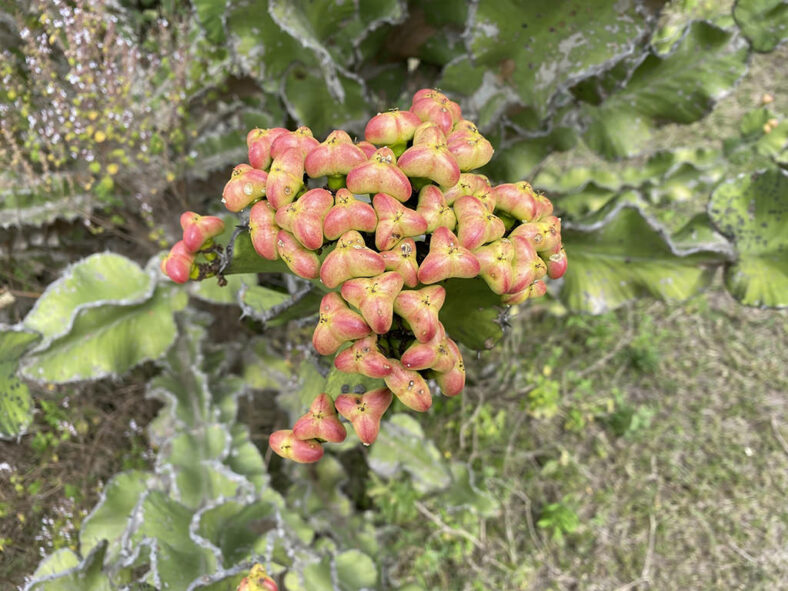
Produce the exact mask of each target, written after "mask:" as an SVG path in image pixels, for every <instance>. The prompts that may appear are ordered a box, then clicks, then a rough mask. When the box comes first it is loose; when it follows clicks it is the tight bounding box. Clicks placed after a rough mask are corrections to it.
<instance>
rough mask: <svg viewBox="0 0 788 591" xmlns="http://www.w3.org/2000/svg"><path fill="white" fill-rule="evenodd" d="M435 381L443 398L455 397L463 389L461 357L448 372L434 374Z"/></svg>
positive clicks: (463, 372) (463, 377)
mask: <svg viewBox="0 0 788 591" xmlns="http://www.w3.org/2000/svg"><path fill="white" fill-rule="evenodd" d="M435 381H436V382H438V386H440V389H441V392H443V395H444V396H457V394H459V393H460V392H462V390H463V388H465V362H464V361H463V360H462V356H460V357H459V359H458V360H457V363H456V364H455V365H454V367H452V368H451V369H450V370H449V371H447V372H444V373H436V374H435Z"/></svg>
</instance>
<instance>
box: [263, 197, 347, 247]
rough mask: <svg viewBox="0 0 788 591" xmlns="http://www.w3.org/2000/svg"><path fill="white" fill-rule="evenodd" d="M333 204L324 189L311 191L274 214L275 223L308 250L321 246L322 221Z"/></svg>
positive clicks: (332, 199)
mask: <svg viewBox="0 0 788 591" xmlns="http://www.w3.org/2000/svg"><path fill="white" fill-rule="evenodd" d="M333 204H334V198H333V197H332V196H331V193H329V192H328V191H326V190H325V189H311V190H310V191H307V192H306V193H304V194H303V195H301V197H299V198H298V199H297V200H296V201H293V202H292V203H290V204H289V205H286V206H285V207H283V208H281V209H280V210H278V211H277V212H276V223H277V224H278V225H279V226H280V227H281V228H284V229H285V230H288V231H289V232H292V233H293V235H294V236H295V237H296V239H297V240H298V241H299V242H300V243H301V244H302V245H303V246H304V247H305V248H308V249H310V250H317V249H318V248H320V247H321V246H323V219H324V218H325V217H326V214H327V213H328V210H329V209H331V206H332V205H333Z"/></svg>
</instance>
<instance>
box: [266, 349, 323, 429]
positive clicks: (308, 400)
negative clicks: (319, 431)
mask: <svg viewBox="0 0 788 591" xmlns="http://www.w3.org/2000/svg"><path fill="white" fill-rule="evenodd" d="M297 375H298V384H299V387H298V390H296V391H292V390H290V389H289V388H288V389H286V390H284V389H283V390H282V392H281V393H280V394H279V395H278V396H277V397H276V402H277V404H279V406H280V407H281V408H282V409H284V410H285V411H287V413H288V414H289V415H290V418H291V420H292V422H295V421H296V420H297V419H298V417H300V416H301V415H302V414H304V412H306V410H307V409H308V408H309V405H310V404H312V401H313V400H314V399H315V398H316V397H317V396H318V395H319V394H320V393H321V392H324V388H325V386H326V379H325V378H324V377H323V375H322V374H321V373H320V372H319V371H318V369H317V367H316V366H315V364H314V363H313V362H311V361H309V360H307V359H305V360H304V361H302V362H301V365H299V366H298V371H297Z"/></svg>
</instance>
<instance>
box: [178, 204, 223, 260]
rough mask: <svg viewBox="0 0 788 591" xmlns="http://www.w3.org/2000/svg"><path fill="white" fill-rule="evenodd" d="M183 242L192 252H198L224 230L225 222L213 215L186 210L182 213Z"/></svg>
mask: <svg viewBox="0 0 788 591" xmlns="http://www.w3.org/2000/svg"><path fill="white" fill-rule="evenodd" d="M181 228H183V244H184V245H185V246H186V249H187V250H189V251H190V252H197V251H198V250H200V249H201V248H202V247H203V245H204V244H205V243H206V242H208V241H209V240H210V239H211V238H213V237H214V236H218V235H219V234H221V233H222V232H224V222H223V221H222V220H221V218H217V217H214V216H212V215H205V216H203V215H199V214H196V213H194V212H192V211H186V212H184V213H183V214H182V215H181Z"/></svg>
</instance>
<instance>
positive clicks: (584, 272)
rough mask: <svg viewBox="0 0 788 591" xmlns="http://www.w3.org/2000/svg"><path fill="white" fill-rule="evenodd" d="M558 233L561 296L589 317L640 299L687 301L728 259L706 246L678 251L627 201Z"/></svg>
mask: <svg viewBox="0 0 788 591" xmlns="http://www.w3.org/2000/svg"><path fill="white" fill-rule="evenodd" d="M561 234H562V238H563V242H564V245H565V248H566V252H567V258H568V260H569V267H568V269H567V272H566V275H564V278H563V284H562V287H561V298H562V299H563V300H564V302H565V303H566V304H567V305H568V306H569V307H570V308H572V309H573V310H581V311H585V312H591V313H593V314H599V313H602V312H604V311H606V310H612V309H614V308H616V307H618V306H620V305H622V304H624V303H625V302H627V301H629V300H631V299H634V298H638V297H642V296H652V297H656V298H660V299H665V300H685V299H687V298H689V297H691V296H692V295H695V294H696V293H698V292H699V291H700V290H702V289H704V288H705V287H707V286H708V285H709V283H710V282H711V279H712V277H713V275H714V272H715V269H716V265H718V264H719V263H720V262H722V261H724V260H725V259H726V258H727V256H728V252H727V250H726V251H724V252H723V251H718V250H712V249H710V248H708V245H700V246H697V247H692V248H688V249H686V250H683V251H682V250H679V249H678V248H677V247H676V246H675V245H674V244H673V243H672V242H671V240H670V237H669V236H668V235H667V233H666V232H665V231H664V230H663V229H662V228H661V227H659V225H658V224H657V223H656V222H654V221H653V220H651V219H649V218H647V217H646V216H645V214H643V213H642V211H641V210H640V209H639V208H638V207H637V206H635V205H633V204H632V203H630V202H626V201H621V202H618V203H612V204H610V205H609V206H606V207H605V208H603V210H602V211H600V212H599V213H598V215H597V216H596V219H595V220H594V221H588V222H583V223H582V224H576V225H565V226H564V228H563V229H562V231H561Z"/></svg>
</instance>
